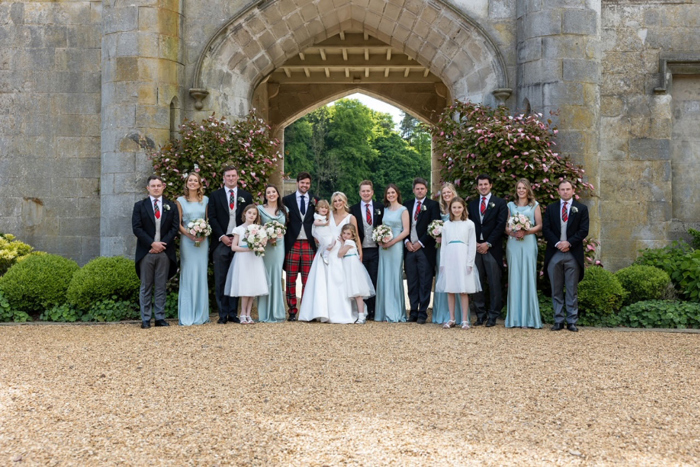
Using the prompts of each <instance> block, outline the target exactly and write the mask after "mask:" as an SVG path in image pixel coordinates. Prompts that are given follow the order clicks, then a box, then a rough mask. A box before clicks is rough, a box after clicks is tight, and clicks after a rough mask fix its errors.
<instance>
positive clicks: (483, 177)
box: [476, 174, 493, 185]
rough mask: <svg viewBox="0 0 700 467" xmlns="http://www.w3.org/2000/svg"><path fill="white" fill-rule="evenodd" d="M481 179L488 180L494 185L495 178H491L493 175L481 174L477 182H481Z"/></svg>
mask: <svg viewBox="0 0 700 467" xmlns="http://www.w3.org/2000/svg"><path fill="white" fill-rule="evenodd" d="M479 180H488V182H489V185H493V180H492V179H491V175H487V174H479V176H478V177H476V183H477V185H478V184H479Z"/></svg>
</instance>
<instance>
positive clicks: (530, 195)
mask: <svg viewBox="0 0 700 467" xmlns="http://www.w3.org/2000/svg"><path fill="white" fill-rule="evenodd" d="M521 183H522V184H523V185H524V186H525V190H527V205H528V206H534V205H535V192H534V191H532V185H531V184H530V180H528V179H527V178H521V179H520V180H518V181H517V182H515V205H516V206H517V205H518V203H519V202H520V198H519V197H518V185H520V184H521ZM572 186H573V185H572Z"/></svg>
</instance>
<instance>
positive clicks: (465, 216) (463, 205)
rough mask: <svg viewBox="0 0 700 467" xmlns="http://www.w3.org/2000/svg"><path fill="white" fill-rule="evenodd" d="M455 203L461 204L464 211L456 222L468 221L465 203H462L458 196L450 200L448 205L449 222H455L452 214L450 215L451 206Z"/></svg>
mask: <svg viewBox="0 0 700 467" xmlns="http://www.w3.org/2000/svg"><path fill="white" fill-rule="evenodd" d="M455 203H459V204H461V205H462V207H463V208H464V211H462V215H461V216H460V217H459V219H457V220H460V221H466V220H467V219H469V213H468V212H467V202H466V201H464V200H463V199H462V198H460V197H459V196H455V197H454V198H452V200H451V201H450V205H449V213H450V220H451V221H454V220H455V218H454V214H452V205H453V204H455Z"/></svg>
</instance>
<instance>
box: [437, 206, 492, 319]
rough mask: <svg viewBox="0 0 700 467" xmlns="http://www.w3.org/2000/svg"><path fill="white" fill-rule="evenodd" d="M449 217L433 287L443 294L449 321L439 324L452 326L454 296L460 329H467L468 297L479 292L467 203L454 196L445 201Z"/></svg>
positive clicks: (473, 234)
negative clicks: (438, 270) (459, 306)
mask: <svg viewBox="0 0 700 467" xmlns="http://www.w3.org/2000/svg"><path fill="white" fill-rule="evenodd" d="M448 208H449V213H450V220H449V221H447V222H445V225H444V227H443V228H442V247H441V248H440V275H439V278H438V283H437V285H436V286H435V290H437V291H438V292H445V293H447V306H448V308H449V310H450V320H449V321H448V322H446V323H445V324H444V325H443V326H442V327H443V328H445V329H448V328H452V327H454V326H455V295H456V294H459V298H460V304H461V305H462V329H469V296H468V295H467V294H470V293H476V292H480V291H481V283H480V282H479V273H478V271H477V270H476V268H475V267H474V258H475V257H476V234H475V230H474V223H473V222H472V221H470V220H469V219H468V216H467V203H466V202H465V201H464V200H463V199H462V198H459V197H457V196H455V197H454V198H452V200H451V201H450V203H449V206H448Z"/></svg>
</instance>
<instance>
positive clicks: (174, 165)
mask: <svg viewBox="0 0 700 467" xmlns="http://www.w3.org/2000/svg"><path fill="white" fill-rule="evenodd" d="M180 136H181V139H180V140H177V141H174V142H172V143H169V144H167V145H165V146H163V147H162V148H161V149H160V151H158V152H157V153H155V154H153V171H154V173H157V174H159V175H160V176H161V177H163V179H165V184H166V188H165V197H166V198H169V199H173V200H174V199H177V197H178V196H180V195H181V194H182V191H183V188H184V183H185V179H186V178H187V174H188V173H190V172H198V173H199V174H200V175H201V176H202V179H203V183H204V188H205V189H204V191H205V194H207V195H208V194H210V193H211V192H212V191H214V190H216V189H217V188H219V187H220V186H221V183H222V182H221V181H222V179H223V174H222V173H221V169H222V167H224V166H226V165H229V164H232V165H234V166H235V167H237V168H238V175H239V177H240V181H239V182H238V183H239V185H240V186H241V187H243V188H245V189H246V190H247V191H249V192H250V193H251V194H252V195H253V197H254V198H255V197H257V198H258V199H262V195H263V194H264V191H265V185H266V184H267V181H268V178H269V177H270V175H271V174H272V173H274V171H275V168H276V163H277V161H278V160H279V159H280V158H281V157H282V156H281V155H280V154H279V152H278V149H279V144H280V143H279V141H278V140H276V139H273V138H272V136H271V134H270V127H269V125H267V123H265V121H264V120H263V119H261V118H258V117H256V116H255V114H254V113H253V112H251V113H250V114H248V116H247V117H246V118H243V119H241V120H237V121H235V122H232V123H229V122H228V121H227V120H226V117H223V118H221V119H220V120H219V119H216V118H214V116H213V115H212V116H211V117H209V118H208V119H206V120H202V121H201V122H200V123H197V122H193V121H187V122H185V123H184V124H183V125H181V126H180Z"/></svg>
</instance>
